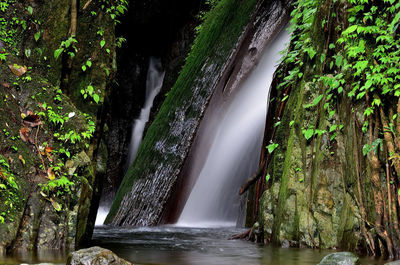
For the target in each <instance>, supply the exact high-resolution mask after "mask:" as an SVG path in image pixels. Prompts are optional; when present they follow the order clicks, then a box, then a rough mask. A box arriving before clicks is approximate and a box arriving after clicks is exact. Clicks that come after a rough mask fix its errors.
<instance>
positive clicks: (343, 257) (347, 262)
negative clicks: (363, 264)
mask: <svg viewBox="0 0 400 265" xmlns="http://www.w3.org/2000/svg"><path fill="white" fill-rule="evenodd" d="M357 264H359V258H358V256H357V255H355V254H353V253H351V252H336V253H332V254H329V255H327V256H325V257H324V258H323V259H322V260H321V262H320V263H318V265H357Z"/></svg>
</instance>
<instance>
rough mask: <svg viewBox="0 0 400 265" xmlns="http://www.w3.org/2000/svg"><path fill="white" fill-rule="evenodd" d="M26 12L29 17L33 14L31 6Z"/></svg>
mask: <svg viewBox="0 0 400 265" xmlns="http://www.w3.org/2000/svg"><path fill="white" fill-rule="evenodd" d="M28 12H29V14H30V15H32V14H33V8H32V7H31V6H28Z"/></svg>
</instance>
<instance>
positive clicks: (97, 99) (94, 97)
mask: <svg viewBox="0 0 400 265" xmlns="http://www.w3.org/2000/svg"><path fill="white" fill-rule="evenodd" d="M93 100H94V102H96V103H99V101H100V97H99V95H97V94H94V95H93Z"/></svg>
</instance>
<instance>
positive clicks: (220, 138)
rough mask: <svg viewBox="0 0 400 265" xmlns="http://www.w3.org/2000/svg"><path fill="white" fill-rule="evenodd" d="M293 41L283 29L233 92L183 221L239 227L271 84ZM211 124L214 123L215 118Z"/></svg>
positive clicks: (190, 197) (202, 225)
mask: <svg viewBox="0 0 400 265" xmlns="http://www.w3.org/2000/svg"><path fill="white" fill-rule="evenodd" d="M288 42H289V34H288V32H287V31H286V30H282V31H281V32H280V33H279V34H278V35H277V37H276V38H275V40H274V41H273V42H271V44H270V45H269V46H268V47H267V48H266V49H265V51H264V53H263V55H262V57H261V59H260V61H259V63H258V64H257V66H255V68H254V69H253V70H252V72H251V73H250V75H249V76H248V77H247V79H246V80H245V81H244V82H243V83H242V84H241V85H240V87H239V90H238V92H237V93H236V94H235V95H234V96H233V97H232V99H231V101H230V102H229V103H228V105H227V107H226V108H225V111H224V112H225V113H224V114H223V115H222V119H221V118H220V120H219V122H218V123H215V122H213V124H217V126H218V128H216V134H215V137H214V139H213V141H212V144H211V147H210V148H209V150H208V155H207V159H206V161H205V163H204V166H203V168H202V170H201V172H200V174H199V176H198V178H197V181H196V183H195V185H194V187H193V189H192V191H191V193H190V195H189V198H188V200H187V202H186V204H185V206H184V208H183V211H182V213H181V216H180V217H179V219H178V222H177V225H178V226H191V227H210V226H234V225H235V224H236V221H237V218H238V213H239V201H240V197H239V195H238V192H239V188H240V186H241V184H243V183H244V182H245V181H246V180H247V178H249V177H250V176H251V175H252V174H253V173H254V172H255V171H256V170H257V166H258V161H259V156H260V146H261V145H262V141H263V133H264V126H265V117H266V110H267V107H268V102H269V87H270V84H271V82H272V77H273V74H274V72H275V69H276V67H277V64H278V60H279V59H280V54H279V51H281V50H283V49H284V47H285V45H286V43H288ZM210 124H211V123H210Z"/></svg>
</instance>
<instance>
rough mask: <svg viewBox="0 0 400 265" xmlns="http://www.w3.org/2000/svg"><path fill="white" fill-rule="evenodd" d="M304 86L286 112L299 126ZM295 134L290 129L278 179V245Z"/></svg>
mask: <svg viewBox="0 0 400 265" xmlns="http://www.w3.org/2000/svg"><path fill="white" fill-rule="evenodd" d="M304 86H305V83H304V80H303V81H302V82H301V83H300V84H299V86H298V87H297V90H298V92H297V93H296V92H294V93H292V94H291V96H290V97H291V99H290V100H293V101H292V104H293V103H294V102H296V105H295V108H293V109H290V108H288V109H287V110H293V113H295V115H294V122H295V124H299V122H300V121H299V119H300V115H301V113H302V110H303V95H304ZM292 98H293V99H292ZM288 106H290V105H289V104H288ZM284 127H285V126H282V128H284ZM286 128H287V127H286ZM295 134H296V130H295V128H294V127H292V128H291V129H290V135H289V139H288V142H287V149H286V151H285V155H284V157H285V160H284V162H283V167H282V168H283V170H282V175H280V176H281V177H280V178H279V181H280V187H279V195H278V203H277V206H276V208H275V210H274V224H273V227H272V242H274V243H275V244H279V243H280V238H279V235H280V226H281V223H282V218H283V215H284V211H285V203H286V200H287V198H288V184H289V179H290V168H291V166H292V151H293V146H294V137H295ZM275 177H278V176H274V178H275Z"/></svg>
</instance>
